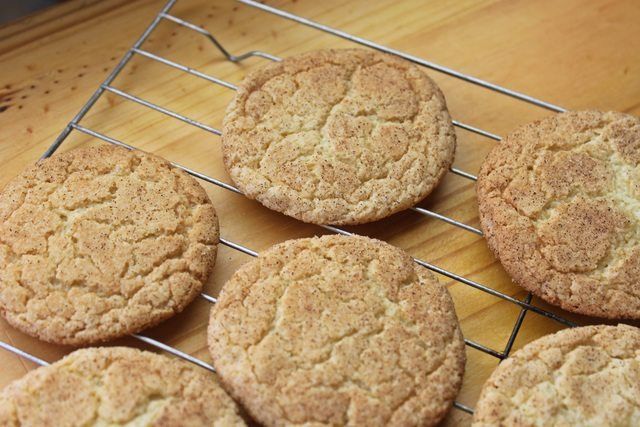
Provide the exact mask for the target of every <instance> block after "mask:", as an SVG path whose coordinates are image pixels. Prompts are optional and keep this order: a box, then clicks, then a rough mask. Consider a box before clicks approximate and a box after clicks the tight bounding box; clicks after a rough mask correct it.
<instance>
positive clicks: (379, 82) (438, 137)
mask: <svg viewBox="0 0 640 427" xmlns="http://www.w3.org/2000/svg"><path fill="white" fill-rule="evenodd" d="M222 143H223V144H222V147H223V154H224V164H225V166H226V168H227V171H228V172H229V175H231V178H232V179H233V181H234V182H235V184H236V185H237V186H238V187H239V188H240V189H241V190H242V191H243V192H244V194H245V195H246V196H247V197H249V198H252V199H256V200H258V201H259V202H260V203H262V204H263V205H265V206H266V207H268V208H270V209H273V210H276V211H278V212H282V213H284V214H286V215H289V216H292V217H294V218H297V219H299V220H302V221H305V222H311V223H316V224H336V225H340V224H360V223H365V222H370V221H375V220H378V219H381V218H384V217H387V216H389V215H391V214H393V213H395V212H398V211H401V210H403V209H406V208H409V207H411V206H413V205H414V204H416V203H417V202H419V201H420V200H422V199H423V198H424V197H426V196H427V195H428V194H429V193H431V191H432V190H433V189H434V188H435V186H436V185H437V184H438V182H439V181H440V179H441V178H442V177H443V176H444V174H445V173H446V172H447V171H448V169H449V166H450V165H451V163H452V162H453V156H454V151H455V144H456V137H455V132H454V129H453V125H452V123H451V117H449V112H448V111H447V107H446V103H445V100H444V97H443V95H442V93H441V92H440V89H439V88H438V87H437V86H436V84H435V83H434V82H433V81H432V80H431V79H430V78H429V77H428V76H427V75H426V74H425V73H424V72H423V71H422V70H421V69H420V68H418V67H417V66H415V65H413V64H411V63H409V62H407V61H404V60H401V59H398V58H396V57H393V56H391V55H386V54H382V53H378V52H374V51H369V50H364V49H344V50H320V51H314V52H308V53H305V54H302V55H297V56H293V57H290V58H287V59H285V60H283V61H282V62H277V63H272V64H269V65H267V66H266V67H264V68H262V69H260V70H258V71H255V72H253V73H251V74H249V75H248V76H247V77H246V78H245V79H244V80H243V82H242V83H241V84H240V85H239V86H238V90H237V93H236V96H235V98H234V100H233V102H231V104H230V105H229V107H228V108H227V113H226V116H225V118H224V130H223V135H222Z"/></svg>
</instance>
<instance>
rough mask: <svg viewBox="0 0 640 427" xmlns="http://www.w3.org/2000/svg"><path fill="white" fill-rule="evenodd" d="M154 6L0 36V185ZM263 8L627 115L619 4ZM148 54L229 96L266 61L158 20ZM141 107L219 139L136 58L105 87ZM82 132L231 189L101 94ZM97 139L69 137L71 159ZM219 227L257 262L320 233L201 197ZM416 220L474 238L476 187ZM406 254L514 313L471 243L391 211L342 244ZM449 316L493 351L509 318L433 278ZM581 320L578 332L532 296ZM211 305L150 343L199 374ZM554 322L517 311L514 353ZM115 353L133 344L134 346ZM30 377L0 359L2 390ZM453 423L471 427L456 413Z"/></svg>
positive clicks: (483, 251) (3, 31) (40, 19)
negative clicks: (265, 253)
mask: <svg viewBox="0 0 640 427" xmlns="http://www.w3.org/2000/svg"><path fill="white" fill-rule="evenodd" d="M162 4H163V2H162V1H161V0H138V1H128V0H104V1H96V0H85V1H81V0H76V1H70V2H68V3H65V4H63V5H61V6H58V7H55V8H52V9H49V10H46V11H44V12H42V13H40V14H37V15H35V16H32V17H29V18H27V19H24V20H22V21H19V22H16V23H14V24H11V25H8V26H5V27H3V28H0V112H1V113H0V129H2V143H0V161H1V162H2V168H1V169H0V184H4V183H6V182H7V181H8V180H9V179H10V178H11V177H12V176H14V175H15V174H17V173H18V172H19V171H20V170H22V169H23V168H24V167H25V166H26V165H28V164H30V163H33V162H34V161H36V160H37V159H38V157H39V156H40V155H41V154H42V153H43V152H44V150H45V149H46V147H47V146H48V145H49V144H50V143H51V142H52V141H53V139H54V138H55V137H56V136H57V135H58V133H59V132H60V131H61V130H62V128H63V127H64V126H65V124H66V123H67V122H68V121H69V120H70V119H71V118H72V117H73V116H74V115H75V113H76V112H77V111H78V109H79V108H80V107H81V105H82V104H84V102H85V101H86V99H87V98H88V97H89V96H90V95H91V93H92V92H93V91H94V90H95V88H96V87H97V86H98V85H99V83H100V82H101V81H102V80H103V79H104V78H105V76H106V75H107V74H108V72H109V70H110V69H111V68H112V67H113V66H114V65H115V64H116V63H117V61H118V60H119V58H120V57H121V56H122V55H123V53H124V52H125V51H126V49H128V48H129V46H130V45H131V44H132V43H133V41H135V40H136V39H137V38H138V36H139V35H140V33H141V32H142V31H143V29H144V28H145V27H146V26H147V25H148V23H149V22H150V20H151V19H152V18H153V16H154V15H155V14H156V13H157V12H158V11H159V9H160V8H161V6H162ZM268 4H270V5H273V6H276V7H282V8H283V9H285V10H288V11H291V12H294V13H297V14H300V15H303V16H305V17H308V18H311V19H314V20H317V21H320V22H323V23H326V24H329V25H331V26H334V27H337V28H340V29H343V30H345V31H348V32H351V33H353V34H357V35H360V36H362V37H365V38H368V39H371V40H374V41H377V42H379V43H381V44H385V45H388V46H392V47H394V48H397V49H400V50H403V51H406V52H409V53H411V54H414V55H417V56H420V57H423V58H427V59H429V60H431V61H434V62H436V63H439V64H443V65H446V66H449V67H451V68H454V69H457V70H460V71H463V72H466V73H469V74H472V75H474V76H477V77H480V78H483V79H486V80H489V81H491V82H494V83H497V84H500V85H503V86H506V87H509V88H511V89H516V90H519V91H522V92H525V93H528V94H530V95H533V96H536V97H538V98H541V99H544V100H546V101H550V102H553V103H556V104H559V105H561V106H563V107H567V108H573V109H583V108H599V109H615V110H620V111H625V112H629V113H635V114H638V113H640V79H638V75H639V73H640V26H639V25H638V22H639V21H640V3H638V2H637V1H635V0H628V1H606V0H597V1H586V0H583V1H580V0H565V1H555V0H539V1H536V2H530V1H525V0H521V1H496V0H484V1H457V2H437V1H431V2H422V1H418V0H416V1H399V2H398V1H393V0H388V1H377V2H370V1H365V0H357V1H350V2H344V1H341V0H331V1H325V2H315V1H312V0H300V1H297V2H296V1H293V2H289V1H280V0H277V1H276V0H271V1H269V2H268ZM173 13H174V14H175V15H177V16H179V17H182V18H185V19H187V20H189V21H191V22H194V23H196V24H198V25H202V26H204V27H205V28H207V29H209V30H210V31H212V32H213V33H214V34H215V35H216V37H218V38H219V40H220V41H221V42H222V43H223V44H224V46H225V47H227V48H228V49H229V50H230V51H231V52H234V53H242V52H245V51H247V50H251V49H260V50H264V51H266V52H270V53H272V54H274V55H278V56H287V55H291V54H294V53H298V52H304V51H306V50H310V49H316V48H320V47H348V46H352V44H351V43H350V42H347V41H345V40H342V39H339V38H336V37H334V36H331V35H327V34H324V33H321V32H318V31H316V30H313V29H310V28H307V27H304V26H301V25H299V24H296V23H293V22H290V21H287V20H284V19H282V18H278V17H275V16H272V15H269V14H267V13H265V12H261V11H258V10H256V9H253V8H250V7H247V6H244V5H241V4H239V3H236V2H233V1H231V0H219V1H211V0H180V1H179V2H178V4H177V6H176V7H175V8H174V10H173ZM144 47H145V49H147V50H149V51H151V52H155V53H158V54H160V55H162V56H164V57H167V58H170V59H172V60H174V61H177V62H179V63H182V64H185V65H189V66H192V67H194V68H196V69H198V70H201V71H203V72H206V73H209V74H212V75H215V76H217V77H220V78H223V79H225V80H227V81H230V82H238V81H239V80H240V79H242V77H243V76H244V75H245V74H246V73H247V72H248V71H249V70H251V69H254V68H256V67H258V66H260V65H261V64H263V63H264V62H265V61H266V60H263V59H259V58H252V59H249V60H246V61H244V62H243V63H242V64H240V65H235V64H232V63H229V62H228V61H226V60H224V58H223V57H222V55H221V54H220V53H219V52H218V51H216V50H215V49H214V48H213V46H212V45H211V44H210V43H209V42H208V40H206V39H205V38H204V37H203V36H201V35H199V34H196V33H194V32H192V31H189V30H187V29H184V28H180V27H178V26H176V25H175V24H173V23H171V22H163V23H162V24H161V25H160V26H159V28H158V29H157V30H156V31H155V32H154V33H153V35H152V37H151V38H150V39H149V41H148V42H147V43H145V45H144ZM430 74H431V75H432V76H433V77H434V79H436V80H437V82H438V83H439V84H440V85H441V87H442V88H443V91H444V92H445V95H446V96H447V101H448V103H449V106H450V109H451V111H452V115H453V117H454V118H455V119H457V120H460V121H463V122H465V123H469V124H472V125H474V126H478V127H481V128H483V129H486V130H489V131H491V132H494V133H496V134H498V135H504V134H506V133H507V132H509V131H510V130H511V129H513V128H514V127H515V126H517V125H519V124H522V123H525V122H527V121H530V120H532V119H536V118H540V117H544V116H546V115H548V114H551V113H550V112H549V111H546V110H544V109H541V108H538V107H534V106H531V105H528V104H526V103H523V102H520V101H516V100H514V99H511V98H509V97H506V96H503V95H499V94H496V93H493V92H491V91H488V90H486V89H483V88H479V87H477V86H474V85H471V84H469V83H466V82H463V81H461V80H458V79H455V78H451V77H447V76H444V75H442V74H439V73H437V72H430ZM114 86H116V87H118V88H121V89H123V90H127V91H129V92H131V93H134V94H136V95H138V96H140V97H143V98H145V99H147V100H149V101H152V102H155V103H158V104H161V105H163V106H165V107H167V108H171V109H172V110H175V111H178V112H180V113H182V114H184V115H186V116H189V117H192V118H194V119H197V120H199V121H202V122H204V123H207V124H210V125H211V126H214V127H220V124H221V120H222V115H223V112H224V108H225V105H226V104H227V103H228V102H229V100H230V99H231V97H232V96H233V92H232V91H231V90H229V89H225V88H223V87H220V86H217V85H214V84H211V83H208V82H206V81H204V80H201V79H198V78H196V77H193V76H189V75H186V74H184V73H182V72H179V71H176V70H173V69H171V68H169V67H167V66H165V65H162V64H158V63H155V62H152V61H150V60H149V59H147V58H143V57H135V58H134V59H133V61H132V62H131V64H130V65H128V66H127V68H126V69H125V70H124V72H123V73H122V74H121V76H119V77H118V78H117V79H116V81H115V82H114ZM82 123H83V125H85V126H87V127H89V128H92V129H95V130H97V131H100V132H103V133H106V134H108V135H110V136H112V137H115V138H118V139H120V140H122V141H125V142H127V143H130V144H132V145H134V146H136V147H139V148H142V149H145V150H147V151H152V152H155V153H158V154H160V155H162V156H164V157H166V158H168V159H171V160H173V161H176V162H178V163H181V164H183V165H185V166H188V167H190V168H193V169H195V170H198V171H200V172H203V173H206V174H208V175H210V176H213V177H215V178H219V179H220V180H223V181H226V182H229V177H228V176H227V175H226V173H225V172H224V169H223V167H222V163H221V156H220V139H219V138H218V137H216V136H213V135H211V134H209V133H207V132H205V131H201V130H198V129H196V128H193V127H191V126H188V125H186V124H184V123H182V122H179V121H177V120H173V119H171V118H168V117H166V116H163V115H162V114H159V113H157V112H153V111H150V110H148V109H145V108H144V107H141V106H139V105H136V104H133V103H131V102H128V101H125V100H123V99H121V98H119V97H117V96H116V95H113V94H107V95H106V96H103V97H102V99H101V100H100V101H99V102H98V103H97V104H96V106H95V108H94V109H92V110H91V112H90V113H89V114H88V116H87V117H86V118H85V119H84V120H83V122H82ZM458 138H459V146H458V152H457V158H456V164H455V166H456V167H459V168H461V169H464V170H466V171H470V172H472V173H475V172H477V171H478V169H479V166H480V163H481V162H482V159H483V158H484V156H485V154H486V153H487V152H488V150H489V149H490V148H491V147H492V146H493V145H494V144H495V142H494V141H491V140H489V139H487V138H483V137H480V136H478V135H474V134H472V133H469V132H466V131H464V130H461V129H458ZM87 143H94V144H95V143H97V142H96V141H95V140H94V139H92V138H89V137H86V136H84V135H82V134H79V133H77V132H74V133H73V134H72V135H71V137H70V138H69V139H68V140H67V141H66V142H65V143H64V144H63V146H62V150H68V149H70V148H72V147H76V146H79V145H82V144H87ZM206 188H207V190H208V191H209V193H210V196H211V198H212V200H213V201H214V203H215V205H216V207H217V209H218V212H219V215H220V221H221V233H222V236H223V237H225V238H227V239H230V240H233V241H235V242H237V243H241V244H243V245H246V246H248V247H250V248H251V249H254V250H257V251H260V250H262V249H264V248H266V247H268V246H270V245H272V244H274V243H276V242H280V241H283V240H285V239H288V238H294V237H301V236H310V235H314V234H319V233H322V232H323V230H322V229H320V228H319V227H316V226H312V225H305V224H301V223H300V222H297V221H295V220H293V219H290V218H287V217H285V216H283V215H280V214H277V213H274V212H271V211H269V210H267V209H266V208H263V207H262V206H260V205H259V204H258V203H256V202H253V201H250V200H247V199H244V198H243V197H241V196H239V195H236V194H233V193H231V192H229V191H226V190H223V189H220V188H218V187H215V186H213V185H208V184H207V185H206ZM420 206H423V207H425V208H428V209H431V210H433V211H436V212H439V213H441V214H444V215H447V216H450V217H452V218H455V219H457V220H460V221H463V222H465V223H467V224H470V225H472V226H475V227H477V226H478V214H477V207H476V201H475V193H474V186H473V183H472V182H471V181H469V180H467V179H464V178H461V177H459V176H456V175H453V174H449V175H448V176H447V177H446V179H445V180H444V182H443V183H442V185H441V186H440V187H439V188H438V189H437V191H436V192H435V193H434V194H433V195H432V196H431V197H429V198H428V200H426V201H424V202H423V203H421V205H420ZM354 231H356V232H358V233H363V234H367V235H370V236H375V237H378V238H381V239H384V240H386V241H389V242H391V243H393V244H395V245H398V246H400V247H403V248H405V249H406V250H407V251H409V252H410V253H411V254H413V255H414V256H416V257H419V258H422V259H425V260H427V261H429V262H432V263H434V264H436V265H438V266H440V267H443V268H446V269H448V270H451V271H453V272H456V273H458V274H461V275H464V276H466V277H468V278H470V279H473V280H475V281H478V282H480V283H483V284H486V285H488V286H490V287H492V288H494V289H497V290H499V291H501V292H505V293H507V294H508V295H512V296H514V297H517V298H524V296H525V295H526V294H525V292H523V291H522V290H521V289H519V288H518V287H517V286H515V285H513V284H512V283H511V281H510V279H509V278H508V277H507V275H506V274H505V273H504V271H503V270H502V268H501V267H500V265H499V264H498V263H497V262H496V261H495V260H494V258H493V257H492V256H491V254H490V253H489V251H488V250H487V247H486V245H485V242H484V241H483V239H482V238H481V237H479V236H477V235H475V234H472V233H470V232H467V231H464V230H462V229H459V228H456V227H454V226H451V225H449V224H446V223H444V222H442V221H439V220H436V219H429V218H426V217H424V216H422V215H420V214H418V213H416V212H404V213H400V214H397V215H394V216H393V217H391V218H389V219H387V220H384V221H380V222H378V223H375V224H370V225H367V226H361V227H357V228H355V229H354ZM247 260H248V257H247V256H246V255H243V254H241V253H239V252H237V251H235V250H232V249H229V248H226V247H222V248H221V250H220V253H219V258H218V264H217V266H216V270H215V274H214V275H213V277H212V278H211V280H210V283H209V284H208V285H207V288H206V291H207V292H209V293H212V294H215V293H217V292H218V290H219V289H220V287H221V286H222V284H223V283H224V282H225V280H226V279H227V278H228V277H229V276H230V275H231V274H232V272H233V271H234V270H235V269H236V268H237V267H238V266H239V265H241V264H242V263H244V262H246V261H247ZM440 279H441V280H443V282H445V283H447V285H448V286H449V290H450V292H451V294H452V295H453V298H454V300H455V303H456V308H457V311H458V315H459V317H460V320H461V322H462V328H463V332H464V334H465V336H466V337H467V338H469V339H471V340H474V341H476V342H479V343H481V344H483V345H486V346H488V347H490V348H493V349H496V350H499V351H501V350H502V349H504V346H505V344H506V342H507V340H508V338H509V335H510V333H511V330H512V327H513V324H514V322H515V320H516V318H517V316H518V314H519V312H520V310H519V308H518V307H517V306H515V305H514V304H512V303H509V302H505V301H503V300H501V299H499V298H496V297H493V296H491V295H488V294H486V293H484V292H481V291H478V290H475V289H472V288H471V287H469V286H467V285H464V284H461V283H458V282H454V281H452V280H449V279H446V278H445V277H440ZM534 303H535V304H537V305H539V306H540V307H543V308H546V309H551V310H552V311H554V312H556V313H559V314H561V315H563V316H566V317H568V318H571V319H574V320H576V321H578V322H580V323H587V322H592V321H591V320H589V319H584V318H577V317H576V316H571V315H569V314H567V313H563V312H562V311H561V310H559V309H556V308H553V307H551V308H550V307H548V306H546V305H545V304H543V303H541V302H540V301H537V300H535V299H534ZM209 308H210V307H209V303H207V302H206V301H203V300H197V301H195V302H194V303H193V304H192V305H191V306H190V307H189V308H188V309H187V310H186V311H185V313H183V314H181V315H179V316H177V317H176V318H174V319H171V320H169V321H167V322H165V323H163V324H162V325H161V326H159V327H157V328H154V329H153V330H150V331H146V332H145V334H147V335H148V336H151V337H154V338H157V339H159V340H161V341H162V342H164V343H167V344H170V345H172V346H175V347H178V348H180V349H182V350H184V351H186V352H188V353H191V354H193V355H195V356H197V357H199V358H201V359H203V360H205V361H210V358H209V355H208V354H207V350H206V342H205V327H206V319H207V313H208V311H209ZM560 327H561V325H559V324H558V323H555V322H553V321H550V320H548V319H546V318H544V317H541V316H539V315H536V314H534V313H529V314H527V316H526V318H525V321H524V324H523V327H522V330H521V332H520V334H519V335H518V338H517V340H516V342H515V348H518V347H521V346H522V345H523V344H525V343H527V342H529V341H531V340H533V339H535V338H537V337H539V336H541V335H544V334H546V333H549V332H552V331H555V330H557V329H559V328H560ZM0 340H3V341H6V342H9V343H12V344H14V345H15V346H17V347H19V348H22V349H24V350H26V351H29V352H30V353H32V354H35V355H37V356H39V357H41V358H43V359H45V360H48V361H54V360H56V359H58V358H59V357H61V356H62V355H64V354H65V353H67V352H69V351H71V349H70V348H65V347H59V346H54V345H47V344H44V343H41V342H38V341H37V340H35V339H32V338H30V337H28V336H25V335H23V334H21V333H19V332H17V331H15V330H14V329H12V328H11V327H9V326H7V325H6V323H4V322H2V321H0ZM117 344H127V345H138V343H137V342H136V341H134V340H133V339H125V340H121V341H120V342H118V343H117ZM467 349H468V351H467V354H468V363H467V373H466V375H465V380H464V387H463V390H462V392H461V394H460V396H459V401H460V402H462V403H465V404H468V405H470V406H474V404H475V401H476V399H477V396H478V392H479V390H480V387H481V385H482V383H483V381H484V380H485V379H486V377H487V376H488V375H489V373H490V372H491V370H492V369H493V368H494V367H495V366H496V364H497V359H495V358H494V357H491V356H488V355H486V354H484V353H481V352H479V351H477V350H474V349H472V348H469V347H468V348H467ZM33 368H34V365H33V364H31V363H29V362H25V361H24V360H22V359H20V358H18V357H16V356H14V355H12V354H10V353H7V352H4V351H0V385H2V386H3V385H5V384H7V383H9V382H10V381H11V380H14V379H16V378H19V377H20V376H22V375H23V374H24V373H25V372H27V371H28V370H30V369H33ZM447 421H448V423H449V424H452V425H453V424H461V425H464V424H468V423H469V422H470V416H468V415H466V414H464V413H463V412H461V411H458V410H454V411H452V412H451V414H450V416H449V417H448V419H447Z"/></svg>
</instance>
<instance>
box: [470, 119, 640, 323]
mask: <svg viewBox="0 0 640 427" xmlns="http://www.w3.org/2000/svg"><path fill="white" fill-rule="evenodd" d="M477 192H478V204H479V210H480V222H481V225H482V230H483V231H484V234H485V237H486V239H487V242H488V244H489V247H490V248H491V249H492V251H493V252H494V254H495V255H496V257H497V258H498V259H499V260H500V262H501V263H502V265H503V266H504V268H505V270H506V271H507V272H508V273H509V274H510V275H511V277H512V278H513V280H514V281H515V282H516V283H517V284H519V285H520V286H522V287H524V288H525V289H527V290H529V291H531V292H533V293H534V294H535V295H537V296H539V297H541V298H543V299H544V300H546V301H547V302H549V303H551V304H555V305H559V306H560V307H562V308H564V309H565V310H569V311H572V312H576V313H581V314H586V315H591V316H599V317H607V318H640V286H639V283H638V276H639V275H640V119H639V118H638V117H634V116H630V115H627V114H622V113H616V112H599V111H573V112H568V113H563V114H557V115H554V116H551V117H548V118H546V119H544V120H540V121H537V122H534V123H531V124H529V125H526V126H523V127H521V128H519V129H518V130H516V131H515V132H513V133H511V134H510V135H509V136H507V138H506V139H505V140H504V141H502V142H501V143H499V144H498V145H497V146H496V147H495V148H494V149H493V150H492V151H491V153H490V154H489V155H488V156H487V158H486V160H485V161H484V164H483V165H482V170H481V171H480V175H479V176H478V185H477Z"/></svg>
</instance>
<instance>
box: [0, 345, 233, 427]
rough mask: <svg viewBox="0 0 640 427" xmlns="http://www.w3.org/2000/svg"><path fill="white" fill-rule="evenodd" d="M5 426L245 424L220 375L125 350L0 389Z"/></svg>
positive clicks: (97, 354) (91, 352) (87, 354)
mask: <svg viewBox="0 0 640 427" xmlns="http://www.w3.org/2000/svg"><path fill="white" fill-rule="evenodd" d="M0 425H3V426H14V427H29V426H33V427H47V426H51V427H53V426H55V427H72V426H78V427H79V426H106V425H109V426H124V425H127V426H158V427H160V426H163V427H173V426H175V427H178V426H191V427H197V426H203V427H205V426H206V427H210V426H220V427H227V426H244V425H245V423H244V421H243V420H242V418H240V416H239V415H238V408H237V406H236V404H235V402H234V401H233V400H231V398H230V397H229V396H228V395H227V394H226V393H225V392H224V390H223V389H222V387H220V385H219V384H218V381H217V380H216V378H215V376H214V375H212V374H209V373H207V372H205V371H203V370H202V369H200V368H197V367H195V366H192V365H189V364H187V363H185V362H182V361H179V360H175V359H170V358H168V357H166V356H160V355H158V354H155V353H150V352H147V351H140V350H136V349H133V348H127V347H102V348H87V349H82V350H77V351H74V352H73V353H71V354H69V355H68V356H67V357H65V358H63V359H61V360H60V361H58V362H56V363H54V364H52V365H50V366H47V367H43V368H39V369H36V370H34V371H31V372H29V373H28V374H27V375H25V376H24V377H22V378H21V379H19V380H17V381H15V382H13V383H12V384H10V385H9V386H7V387H6V388H5V389H4V390H2V391H1V392H0Z"/></svg>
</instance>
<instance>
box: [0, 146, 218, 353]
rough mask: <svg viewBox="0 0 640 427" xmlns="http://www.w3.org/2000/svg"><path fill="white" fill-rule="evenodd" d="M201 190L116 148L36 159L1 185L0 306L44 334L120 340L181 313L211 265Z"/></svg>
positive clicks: (213, 223)
mask: <svg viewBox="0 0 640 427" xmlns="http://www.w3.org/2000/svg"><path fill="white" fill-rule="evenodd" d="M217 244H218V220H217V217H216V213H215V210H214V208H213V206H212V205H211V201H210V200H209V198H208V196H207V194H206V193H205V191H204V189H203V188H202V187H201V186H200V185H199V184H198V183H197V182H196V181H195V180H194V179H193V178H191V177H190V176H188V175H187V174H185V173H184V172H182V171H180V170H178V169H175V168H173V167H171V166H170V165H169V163H167V162H166V161H165V160H163V159H161V158H159V157H156V156H153V155H150V154H145V153H142V152H140V151H128V150H125V149H122V148H117V147H112V146H101V147H98V148H86V149H78V150H73V151H70V152H67V153H64V154H60V155H56V156H54V157H51V158H50V159H47V160H44V161H41V162H38V163H37V164H36V165H34V166H33V167H30V168H28V169H27V170H26V171H25V172H23V173H22V174H21V175H20V176H18V177H17V178H15V179H14V180H13V181H11V182H10V183H9V184H8V185H7V186H6V188H5V189H4V190H3V191H2V193H0V312H1V313H2V315H3V316H4V317H5V318H6V319H7V321H9V323H11V324H12V325H13V326H15V327H16V328H18V329H20V330H22V331H24V332H26V333H28V334H30V335H33V336H36V337H38V338H40V339H43V340H45V341H49V342H54V343H59V344H72V345H83V344H88V343H94V342H97V341H105V340H109V339H113V338H116V337H119V336H122V335H126V334H129V333H132V332H137V331H140V330H142V329H144V328H146V327H148V326H152V325H154V324H157V323H158V322H160V321H162V320H164V319H166V318H168V317H170V316H172V315H174V314H175V313H178V312H180V311H182V309H183V308H184V307H185V306H186V305H187V304H188V303H189V302H190V301H191V300H192V299H193V298H194V297H195V296H196V295H198V293H199V292H200V290H201V289H202V286H203V284H204V283H205V282H206V280H207V278H208V276H209V273H210V272H211V269H212V268H213V265H214V263H215V258H216V249H217Z"/></svg>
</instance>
